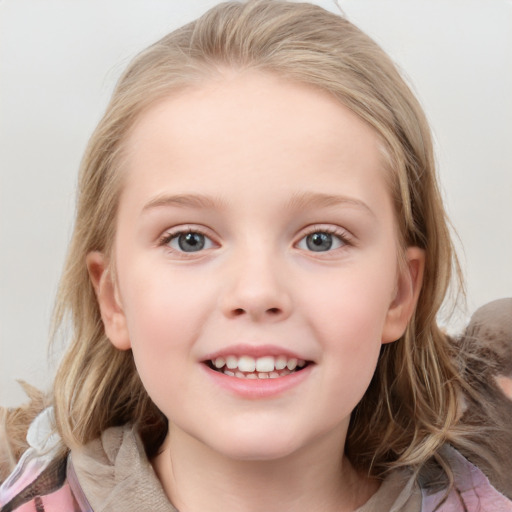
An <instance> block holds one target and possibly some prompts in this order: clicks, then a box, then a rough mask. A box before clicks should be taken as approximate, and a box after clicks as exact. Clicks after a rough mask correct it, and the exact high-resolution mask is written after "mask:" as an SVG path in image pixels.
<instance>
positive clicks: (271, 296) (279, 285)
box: [222, 254, 292, 322]
mask: <svg viewBox="0 0 512 512" xmlns="http://www.w3.org/2000/svg"><path fill="white" fill-rule="evenodd" d="M287 279H288V277H287V275H286V272H285V271H284V269H283V268H282V265H279V266H278V265H277V262H276V261H275V260H273V261H272V258H270V257H268V256H263V255H262V254H259V255H258V254H252V255H250V256H246V257H241V258H237V261H236V262H233V263H232V264H231V265H230V270H229V277H228V279H227V283H226V284H227V286H226V288H225V293H224V297H223V300H222V309H223V314H224V315H225V316H226V317H228V318H236V317H247V318H248V319H250V320H252V321H254V322H277V321H282V320H284V319H286V318H287V317H288V316H289V315H290V313H291V309H292V300H291V295H290V290H289V283H288V282H287Z"/></svg>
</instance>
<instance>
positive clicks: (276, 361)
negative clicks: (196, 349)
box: [212, 355, 306, 372]
mask: <svg viewBox="0 0 512 512" xmlns="http://www.w3.org/2000/svg"><path fill="white" fill-rule="evenodd" d="M212 363H213V365H214V366H215V368H219V369H220V368H223V367H224V366H227V368H229V369H230V370H234V369H236V368H238V370H239V371H241V372H254V371H257V372H273V371H275V370H284V369H285V368H288V370H295V368H297V366H298V367H299V368H302V367H303V366H305V364H306V361H304V359H296V358H294V357H292V358H288V357H286V356H284V355H283V356H278V357H274V356H263V357H258V358H254V357H251V356H240V357H237V356H231V355H230V356H226V357H225V358H224V357H217V358H215V359H213V360H212Z"/></svg>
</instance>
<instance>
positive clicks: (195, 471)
mask: <svg viewBox="0 0 512 512" xmlns="http://www.w3.org/2000/svg"><path fill="white" fill-rule="evenodd" d="M333 441H335V445H336V446H334V445H333ZM344 441H345V439H344V438H343V439H337V440H333V439H332V438H331V439H325V438H322V439H319V440H317V441H315V443H313V445H312V446H308V447H306V448H304V449H302V450H301V451H300V453H293V454H291V455H288V456H286V457H282V458H279V459H276V460H256V461H255V460H250V461H248V460H237V459H232V458H230V457H226V456H224V455H222V454H219V453H218V452H215V451H213V450H211V449H209V448H208V447H205V446H204V445H203V444H202V443H201V442H199V441H197V440H196V439H194V438H192V437H190V436H188V435H187V434H186V433H184V432H183V431H179V430H176V429H173V430H172V432H170V434H169V436H168V437H167V439H166V441H165V443H164V445H163V447H162V451H161V452H160V453H159V455H158V456H157V457H156V458H155V459H154V461H153V467H154V468H155V471H156V473H157V475H158V478H159V479H160V481H161V483H162V486H163V488H164V491H165V492H166V494H167V496H168V497H169V499H170V501H171V502H172V503H173V505H174V506H175V507H176V508H178V510H179V511H180V512H198V511H203V510H208V511H212V512H217V511H219V512H220V511H225V510H237V511H240V512H255V511H261V510H275V509H276V504H279V506H278V508H279V510H282V511H286V512H302V511H306V510H307V511H310V510H322V511H325V512H330V511H333V512H334V511H336V512H349V511H353V510H355V509H357V508H358V507H360V506H361V505H363V504H364V503H365V502H366V501H367V500H368V499H369V498H370V496H371V495H372V494H373V493H375V492H376V490H377V489H378V485H379V484H378V482H377V481H376V480H373V479H369V478H368V477H365V476H363V475H361V474H360V473H358V472H356V471H355V470H354V468H353V467H352V466H351V464H350V462H349V461H348V460H347V459H346V458H345V457H341V456H340V454H342V453H343V445H344Z"/></svg>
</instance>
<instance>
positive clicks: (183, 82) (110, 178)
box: [54, 0, 480, 475]
mask: <svg viewBox="0 0 512 512" xmlns="http://www.w3.org/2000/svg"><path fill="white" fill-rule="evenodd" d="M226 68H228V69H232V70H243V69H253V70H259V71H261V72H264V73H272V74H275V75H278V76H280V77H282V78H285V79H287V80H290V81H293V82H296V83H302V84H308V85H311V86H314V87H316V88H318V89H319V90H322V91H325V92H326V93H328V94H330V95H331V96H333V97H334V98H336V99H337V100H338V101H340V103H342V104H344V105H345V106H347V107H348V108H349V109H351V110H352V111H353V112H354V113H355V114H357V115H358V116H359V117H360V118H361V119H363V120H364V121H366V122H367V123H368V124H369V125H370V126H372V127H373V129H374V130H375V132H376V134H377V135H378V137H379V139H380V143H381V147H382V162H383V171H382V172H383V173H385V175H386V179H387V184H388V186H389V190H390V193H391V196H392V199H393V202H394V208H395V213H396V219H397V225H398V228H397V231H398V234H397V236H398V238H399V242H400V246H401V248H402V251H401V252H402V256H403V249H405V248H406V247H407V246H418V247H420V248H422V249H424V251H425V255H426V267H425V274H424V281H423V287H422V289H421V293H420V296H419V300H418V304H417V307H416V311H415V314H414V316H413V318H412V319H411V322H410V324H409V326H408V327H407V330H406V332H405V334H404V335H403V336H402V337H401V338H400V339H399V340H398V341H396V342H395V343H390V344H386V345H384V346H383V347H382V351H381V354H380V359H379V361H378V366H377V370H376V373H375V376H374V378H373V380H372V382H371V384H370V387H369V389H368V390H367V392H366V394H365V395H364V397H363V399H362V400H361V402H360V403H359V404H358V405H357V407H356V409H355V410H354V412H353V414H352V418H351V423H350V427H349V432H348V438H347V444H346V453H347V455H348V457H349V458H350V460H351V461H352V463H353V464H354V465H355V466H356V467H357V468H359V469H364V470H365V471H367V472H368V473H369V474H373V475H382V474H383V473H384V472H386V471H388V470H390V469H392V468H395V467H400V466H412V467H413V468H419V467H421V466H422V465H423V464H424V463H425V462H426V461H428V460H431V459H432V458H433V457H438V458H439V456H438V455H437V453H438V449H439V448H440V447H441V446H442V445H443V444H444V443H446V442H451V443H453V444H454V445H456V446H459V447H461V448H463V449H465V450H466V452H470V451H471V450H472V449H473V448H475V449H476V447H477V446H478V443H479V442H480V441H478V442H477V441H475V439H476V437H475V436H476V435H477V434H476V429H473V430H470V429H469V427H468V428H466V429H464V428H462V427H460V426H457V421H458V418H459V416H460V410H461V405H460V403H459V400H460V399H459V397H460V394H461V391H463V390H465V391H466V392H467V393H470V394H471V393H473V395H472V396H474V393H476V392H475V391H474V390H471V389H469V388H468V386H467V385H466V384H465V383H464V381H463V380H462V378H461V377H460V376H459V368H458V366H457V364H456V362H455V361H456V359H455V357H454V353H453V349H452V348H451V345H450V343H449V340H448V338H447V337H446V336H445V334H443V332H441V330H440V329H439V327H438V325H437V323H436V315H437V313H438V311H439V308H440V307H441V304H442V303H443V300H444V298H445V295H446V293H447V289H448V286H449V283H450V281H451V279H452V277H453V274H455V278H456V280H457V278H460V272H459V270H458V269H459V267H458V264H457V259H456V257H455V254H454V250H453V246H452V242H451V238H450V233H449V227H448V222H447V218H446V214H445V210H444V207H443V203H442V199H441V196H440V192H439V188H438V184H437V178H436V169H435V159H434V155H433V148H432V140H431V134H430V130H429V126H428V123H427V120H426V118H425V115H424V113H423V111H422V109H421V107H420V105H419V104H418V101H417V100H416V98H415V97H414V95H413V93H412V92H411V90H410V89H409V87H408V86H407V85H406V83H405V81H404V80H403V79H402V77H401V76H400V74H399V73H398V71H397V69H396V67H395V65H394V64H393V63H392V61H391V60H390V58H389V57H388V56H387V55H386V54H385V52H384V51H383V50H382V49H381V48H380V47H379V46H378V45H377V44H376V43H375V42H374V41H373V40H371V39H370V38H369V37H368V36H367V35H365V34H364V33H363V32H361V31H360V30H359V29H358V28H357V27H355V26H354V25H353V24H351V23H350V22H349V21H348V20H347V19H345V18H344V17H341V16H338V15H335V14H332V13H329V12H327V11H325V10H324V9H322V8H320V7H318V6H314V5H310V4H305V3H304V4H302V3H291V2H285V1H280V0H274V1H273V0H262V1H261V0H256V1H248V2H246V3H238V2H227V3H223V4H220V5H218V6H216V7H214V8H213V9H211V10H210V11H208V12H207V13H206V14H205V15H204V16H202V17H201V18H199V19H198V20H196V21H194V22H192V23H190V24H188V25H186V26H184V27H182V28H180V29H178V30H176V31H174V32H172V33H170V34H169V35H167V36H165V37H164V38H163V39H161V40H160V41H158V42H157V43H155V44H154V45H152V46H150V47H149V48H148V49H146V50H145V51H143V52H142V53H141V54H139V55H138V56H137V57H136V58H135V59H134V60H133V62H132V63H131V64H130V65H129V67H128V69H127V70H126V72H125V73H124V75H123V76H122V77H121V79H120V81H119V83H118V85H117V87H116V89H115V91H114V93H113V96H112V99H111V101H110V103H109V105H108V107H107V109H106V113H105V115H104V117H103V118H102V119H101V121H100V123H99V125H98V127H97V128H96V130H95V131H94V133H93V134H92V137H91V139H90V142H89V145H88V147H87V149H86V152H85V155H84V158H83V161H82V165H81V170H80V178H79V190H78V202H77V214H76V224H75V228H74V233H73V237H72V241H71V244H70V249H69V253H68V256H67V262H66V266H65V270H64V273H63V277H62V280H61V284H60V289H59V292H58V300H57V305H56V314H55V325H56V329H58V328H59V326H62V325H64V324H66V322H67V321H70V322H71V324H72V339H71V342H70V345H69V348H68V350H67V352H66V354H65V356H64V359H63V361H62V363H61V365H60V367H59V370H58V373H57V376H56V380H55V385H54V402H55V411H56V418H57V425H58V429H59V431H60V433H61V435H62V437H63V439H64V441H65V442H66V444H67V445H68V446H73V445H74V444H77V443H78V444H84V443H86V442H88V441H89V440H92V439H94V438H96V437H98V436H99V435H100V434H101V432H102V431H103V430H105V429H106V428H108V427H110V426H113V425H120V424H124V423H126V422H132V423H133V424H135V425H136V426H137V427H138V429H139V432H140V434H141V436H142V439H143V442H144V445H145V447H146V451H147V452H148V454H149V455H152V454H155V452H156V450H157V449H158V447H159V446H160V444H161V442H162V440H163V438H164V437H165V435H166V433H167V422H166V419H165V417H164V416H163V414H162V413H161V412H160V411H159V410H158V409H157V407H156V406H155V405H154V404H153V402H152V401H151V399H150V398H149V396H148V395H147V393H146V391H145V389H144V387H143V385H142V383H141V381H140V379H139V377H138V374H137V371H136V368H135V365H134V361H133V356H132V353H131V351H125V352H121V351H118V350H117V349H115V348H114V347H113V345H112V344H111V343H110V342H109V340H108V339H107V338H106V336H105V332H104V328H103V324H102V320H101V316H100V311H99V308H98V304H97V301H96V297H95V293H94V290H93V287H92V285H91V282H90V280H89V276H88V273H87V269H86V265H85V259H86V256H87V254H88V253H89V252H91V251H101V252H103V253H104V254H106V255H109V254H110V251H111V249H112V243H113V240H114V237H115V229H116V215H117V208H118V201H119V197H120V192H121V190H122V187H123V174H124V173H123V170H124V169H123V167H124V157H125V146H124V143H125V140H126V138H127V135H128V134H129V132H130V129H131V128H132V126H133V124H134V122H135V121H136V120H137V118H138V117H139V116H140V115H141V113H142V112H143V111H145V110H146V109H147V108H148V107H149V106H150V105H152V104H154V103H155V102H156V101H158V100H159V99H162V98H164V97H166V96H168V95H171V94H173V92H175V91H177V90H180V89H184V88H187V87H194V86H198V85H199V86H200V85H201V83H202V82H204V81H206V80H208V79H210V78H212V77H215V76H222V72H223V70H225V69H226ZM400 257H401V255H399V258H400ZM454 270H455V272H454ZM471 436H473V437H471ZM439 463H440V464H441V465H442V460H441V459H439Z"/></svg>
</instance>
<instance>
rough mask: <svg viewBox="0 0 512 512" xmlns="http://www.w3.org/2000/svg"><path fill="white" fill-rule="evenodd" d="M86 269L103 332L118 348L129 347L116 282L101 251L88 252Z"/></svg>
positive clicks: (124, 318)
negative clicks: (97, 306) (98, 310)
mask: <svg viewBox="0 0 512 512" xmlns="http://www.w3.org/2000/svg"><path fill="white" fill-rule="evenodd" d="M86 263H87V270H88V271H89V277H90V279H91V283H92V285H93V287H94V291H95V292H96V298H97V300H98V305H99V307H100V312H101V319H102V320H103V326H104V328H105V334H106V335H107V338H108V339H109V340H110V341H111V342H112V344H113V345H114V346H115V347H116V348H118V349H119V350H128V349H129V348H131V343H130V338H129V336H128V329H127V325H126V317H125V314H124V311H123V308H122V305H121V301H120V300H119V297H118V293H117V288H116V284H115V282H114V280H113V277H112V272H111V271H110V269H109V265H108V262H107V259H106V258H105V256H104V254H103V253H101V252H97V251H95V252H90V253H89V254H88V255H87V258H86Z"/></svg>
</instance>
